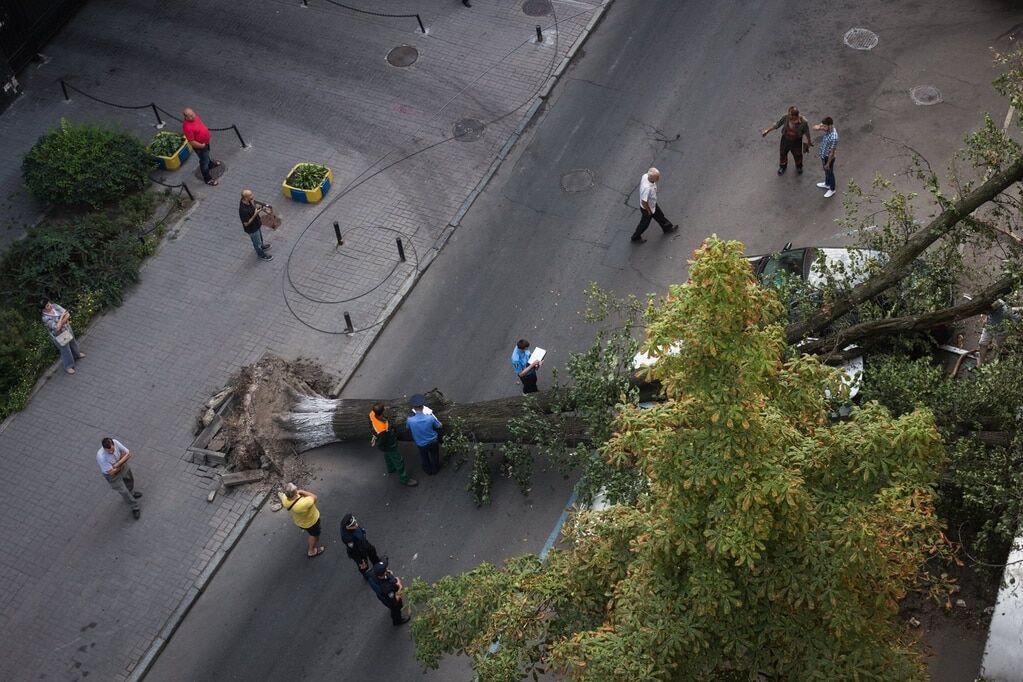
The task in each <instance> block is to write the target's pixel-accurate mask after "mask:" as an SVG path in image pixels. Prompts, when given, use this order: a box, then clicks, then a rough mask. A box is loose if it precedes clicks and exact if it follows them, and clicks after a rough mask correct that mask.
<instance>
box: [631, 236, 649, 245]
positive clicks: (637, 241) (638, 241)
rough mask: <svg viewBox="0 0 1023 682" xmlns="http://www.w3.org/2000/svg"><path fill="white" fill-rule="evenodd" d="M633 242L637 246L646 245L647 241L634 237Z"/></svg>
mask: <svg viewBox="0 0 1023 682" xmlns="http://www.w3.org/2000/svg"><path fill="white" fill-rule="evenodd" d="M631 241H632V242H634V243H636V244H646V239H644V238H643V237H633V238H632V240H631Z"/></svg>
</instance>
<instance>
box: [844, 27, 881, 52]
mask: <svg viewBox="0 0 1023 682" xmlns="http://www.w3.org/2000/svg"><path fill="white" fill-rule="evenodd" d="M844 42H845V44H846V45H848V46H849V47H851V48H852V49H854V50H873V49H874V48H875V47H877V34H876V33H874V32H873V31H871V30H870V29H866V28H850V29H849V30H848V31H846V32H845V39H844Z"/></svg>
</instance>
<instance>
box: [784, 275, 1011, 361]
mask: <svg viewBox="0 0 1023 682" xmlns="http://www.w3.org/2000/svg"><path fill="white" fill-rule="evenodd" d="M1017 283H1018V282H1017V280H1016V277H1015V276H1013V275H1006V276H1005V277H1002V278H1001V279H1000V280H998V281H997V282H995V283H994V284H992V285H991V286H989V287H987V288H986V289H984V290H983V291H981V292H980V293H978V294H977V295H976V296H974V298H973V300H972V301H968V302H966V303H962V304H960V305H956V306H952V307H950V308H943V309H941V310H935V311H931V312H929V313H924V314H921V315H905V316H903V317H892V318H888V319H884V320H870V321H867V322H861V323H860V324H855V325H853V326H851V327H847V328H845V329H842V330H841V331H839V332H838V333H836V334H834V335H832V336H829V337H828V338H826V339H818V340H816V341H808V342H806V343H804V344H802V345H801V346H799V350H800V351H802V352H804V353H829V354H830V353H832V352H834V351H835V350H836V349H838V348H843V347H845V346H847V345H849V344H850V343H857V342H860V343H862V340H863V339H866V338H874V337H877V336H882V335H885V334H895V333H898V332H909V331H924V330H928V329H934V328H935V327H939V326H941V325H943V324H948V323H950V322H955V321H956V320H962V319H965V318H967V317H972V316H974V315H977V314H979V313H983V312H986V311H987V310H989V309H990V308H991V304H992V303H993V302H994V301H995V299H997V298H998V297H1000V296H1004V295H1005V294H1007V293H1009V292H1010V291H1012V290H1013V289H1014V288H1015V287H1016V285H1017Z"/></svg>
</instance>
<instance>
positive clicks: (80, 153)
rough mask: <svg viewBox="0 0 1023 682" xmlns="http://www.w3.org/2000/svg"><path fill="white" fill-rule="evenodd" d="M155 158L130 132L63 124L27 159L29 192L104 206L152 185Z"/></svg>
mask: <svg viewBox="0 0 1023 682" xmlns="http://www.w3.org/2000/svg"><path fill="white" fill-rule="evenodd" d="M152 168H153V159H152V157H151V156H150V155H149V153H148V152H147V151H146V148H145V146H144V145H143V144H142V143H141V142H140V141H139V140H138V139H137V138H135V137H134V136H132V135H129V134H128V133H126V132H121V131H117V130H112V129H109V128H103V127H100V126H97V125H91V124H87V123H83V124H72V123H69V122H68V121H66V120H62V121H61V124H60V127H59V128H57V129H55V130H53V131H51V132H49V133H47V134H46V135H43V136H42V137H40V138H39V140H38V141H37V142H36V143H35V145H33V146H32V149H30V150H29V152H28V154H26V155H25V160H24V163H23V164H22V175H23V177H24V179H25V184H26V185H27V186H28V189H29V191H30V192H31V193H32V194H33V195H34V196H36V197H37V198H39V199H41V200H43V201H47V202H50V203H53V204H60V205H65V206H78V205H82V204H87V205H90V206H94V207H95V206H100V205H101V204H104V203H106V202H108V201H110V200H112V199H116V198H117V197H119V196H122V195H123V194H125V193H128V192H133V191H137V190H140V189H142V188H143V187H145V186H146V183H148V182H149V171H150V170H151V169H152Z"/></svg>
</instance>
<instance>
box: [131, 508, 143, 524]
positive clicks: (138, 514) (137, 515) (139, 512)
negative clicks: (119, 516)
mask: <svg viewBox="0 0 1023 682" xmlns="http://www.w3.org/2000/svg"><path fill="white" fill-rule="evenodd" d="M131 515H132V516H134V517H135V520H136V521H137V520H138V519H140V518H141V517H142V510H141V509H132V510H131Z"/></svg>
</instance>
